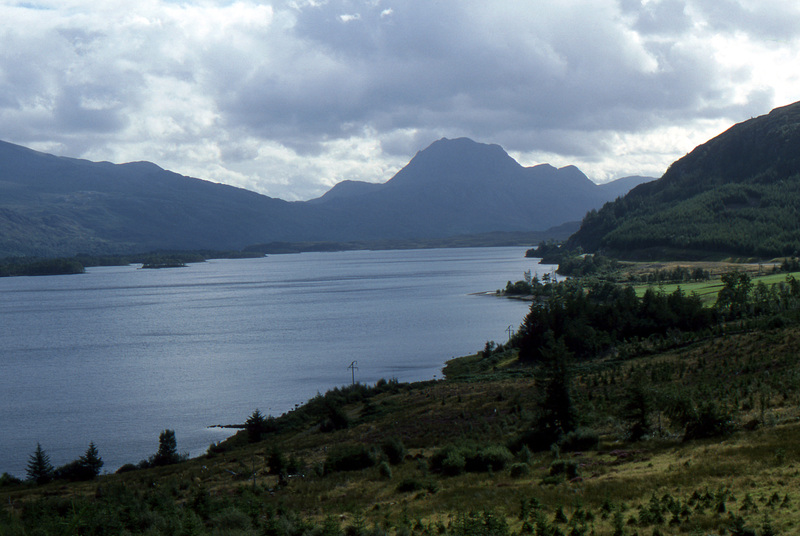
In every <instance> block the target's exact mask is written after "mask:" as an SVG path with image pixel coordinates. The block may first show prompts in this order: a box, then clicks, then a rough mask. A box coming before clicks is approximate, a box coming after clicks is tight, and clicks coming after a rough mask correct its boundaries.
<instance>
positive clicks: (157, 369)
mask: <svg viewBox="0 0 800 536" xmlns="http://www.w3.org/2000/svg"><path fill="white" fill-rule="evenodd" d="M524 252H525V250H524V249H522V248H468V249H428V250H411V251H356V252H340V253H303V254H297V255H275V256H270V257H268V258H263V259H246V260H212V261H208V262H205V263H199V264H192V265H189V266H188V267H186V268H175V269H162V270H141V269H137V267H136V266H129V267H102V268H92V269H88V270H87V273H86V274H82V275H75V276H55V277H16V278H2V279H0V402H1V405H0V473H2V472H9V473H11V474H14V475H16V476H18V477H24V476H25V466H26V464H27V461H28V458H29V456H30V454H31V453H32V452H33V451H34V450H35V448H36V443H37V442H40V443H41V444H42V447H43V448H44V449H45V451H46V452H47V453H48V454H49V455H50V457H51V461H52V463H53V464H54V465H55V466H58V465H62V464H64V463H66V462H68V461H71V460H74V459H76V458H77V457H78V456H80V455H81V454H83V453H84V452H85V450H86V448H87V446H88V444H89V442H90V441H94V442H95V444H96V445H97V446H98V449H99V450H100V455H101V456H102V457H103V459H104V461H105V462H106V465H105V468H104V469H105V470H108V471H113V470H115V469H117V468H118V467H120V466H121V465H123V464H124V463H137V462H139V461H140V460H142V459H145V458H147V457H148V456H150V455H151V454H154V453H155V452H156V450H157V449H158V435H159V433H160V432H161V431H162V430H164V429H166V428H170V429H174V430H175V434H176V437H177V439H178V449H179V451H181V452H185V453H188V454H190V455H192V456H195V455H199V454H202V453H203V452H205V450H206V448H207V447H208V445H209V444H211V443H212V442H215V441H218V440H221V439H224V438H225V437H227V436H228V435H229V434H230V433H231V431H230V430H228V429H220V428H209V425H215V424H232V423H241V422H244V420H245V419H246V418H247V416H248V415H249V414H250V413H252V411H253V410H254V409H256V408H259V409H260V410H261V411H262V412H263V413H265V414H272V415H276V416H277V415H280V414H281V413H283V412H285V411H288V410H289V409H291V408H293V407H294V405H295V404H300V403H303V402H305V401H306V400H308V399H309V398H311V397H313V396H314V395H315V394H316V393H317V392H325V391H326V390H328V389H330V388H332V387H334V386H341V385H346V384H349V383H350V382H351V370H349V369H348V366H349V365H350V363H351V362H352V361H354V360H356V361H357V364H356V365H357V367H358V368H357V370H356V371H355V378H356V381H359V382H362V383H367V384H372V383H374V382H376V381H377V380H379V379H380V378H386V379H391V378H396V379H398V380H399V381H401V382H407V381H417V380H429V379H433V378H435V377H441V369H442V366H443V365H444V363H445V361H447V360H448V359H450V358H452V357H454V356H459V355H466V354H469V353H474V352H476V351H477V350H480V349H481V348H483V345H484V343H485V342H486V341H487V340H495V341H498V342H502V341H505V340H506V338H507V332H506V329H507V327H508V326H512V327H513V328H517V327H518V326H519V324H520V322H521V321H522V319H523V317H524V316H525V313H526V312H527V310H528V305H527V304H525V303H522V302H518V301H515V300H506V299H500V298H496V297H487V296H477V295H474V294H473V293H476V292H482V291H492V290H495V289H497V288H502V287H504V286H505V283H506V281H509V280H511V281H516V280H519V279H521V278H522V275H523V272H524V271H525V270H529V269H533V271H534V272H537V271H538V272H539V273H543V272H549V271H551V270H552V269H553V267H551V266H539V265H537V264H536V261H534V260H532V259H526V258H524ZM537 269H538V270H537Z"/></svg>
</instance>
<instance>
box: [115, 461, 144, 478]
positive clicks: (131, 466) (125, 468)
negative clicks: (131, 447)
mask: <svg viewBox="0 0 800 536" xmlns="http://www.w3.org/2000/svg"><path fill="white" fill-rule="evenodd" d="M138 469H139V468H138V467H136V465H134V464H132V463H126V464H125V465H123V466H122V467H120V468H119V469H117V471H116V474H118V475H121V474H122V473H130V472H131V471H136V470H138Z"/></svg>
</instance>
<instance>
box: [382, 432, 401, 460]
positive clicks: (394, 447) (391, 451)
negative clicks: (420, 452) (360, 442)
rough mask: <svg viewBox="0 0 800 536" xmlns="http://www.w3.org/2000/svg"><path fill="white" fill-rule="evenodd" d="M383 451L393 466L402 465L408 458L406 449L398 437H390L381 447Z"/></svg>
mask: <svg viewBox="0 0 800 536" xmlns="http://www.w3.org/2000/svg"><path fill="white" fill-rule="evenodd" d="M381 450H382V451H383V454H384V455H385V456H386V458H387V459H388V460H389V463H391V464H392V465H398V464H400V463H401V462H402V461H403V459H404V458H405V457H406V447H405V445H403V442H402V441H401V440H400V439H398V438H396V437H390V438H389V439H387V440H386V441H384V442H383V444H382V445H381Z"/></svg>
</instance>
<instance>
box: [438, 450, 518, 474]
mask: <svg viewBox="0 0 800 536" xmlns="http://www.w3.org/2000/svg"><path fill="white" fill-rule="evenodd" d="M513 459H514V456H513V455H512V454H511V451H509V450H508V449H507V448H506V447H504V446H502V445H488V446H486V447H481V448H478V447H476V446H475V445H472V444H465V445H459V446H456V445H448V446H446V447H444V448H442V449H440V450H439V451H437V452H436V453H435V454H434V455H433V457H432V458H431V466H432V469H433V470H434V471H439V472H441V473H442V474H444V475H448V476H455V475H460V474H461V473H463V472H464V471H470V472H482V471H500V470H503V469H505V467H506V466H507V465H508V464H510V463H511V462H512V461H513Z"/></svg>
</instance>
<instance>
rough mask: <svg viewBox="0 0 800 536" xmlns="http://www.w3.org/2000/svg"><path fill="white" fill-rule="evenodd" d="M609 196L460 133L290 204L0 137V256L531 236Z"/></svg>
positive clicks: (140, 165)
mask: <svg viewBox="0 0 800 536" xmlns="http://www.w3.org/2000/svg"><path fill="white" fill-rule="evenodd" d="M616 195H617V193H616V191H612V190H609V189H608V188H607V187H606V186H603V187H600V186H597V185H595V184H594V183H592V182H591V181H590V180H589V179H588V178H586V176H585V175H583V173H581V172H580V171H579V170H578V169H577V168H575V167H572V166H568V167H566V168H562V169H555V168H553V167H552V166H548V165H541V166H536V167H533V168H524V167H522V166H521V165H519V164H518V163H517V162H516V161H514V160H513V159H512V158H511V157H510V156H508V154H506V152H505V151H503V149H502V148H500V147H499V146H497V145H486V144H480V143H476V142H473V141H471V140H468V139H465V138H462V139H457V140H447V139H443V140H439V141H437V142H435V143H434V144H432V145H431V146H430V147H428V148H427V149H425V150H424V151H420V152H419V153H417V155H416V156H415V157H414V158H413V159H412V160H411V161H410V162H409V164H408V165H407V166H406V167H404V168H403V169H402V170H401V171H400V172H398V173H397V175H395V176H394V177H393V178H392V179H391V180H389V181H388V182H386V183H383V184H372V183H363V182H355V181H344V182H342V183H340V184H338V185H336V186H335V187H334V188H332V189H331V190H330V191H329V192H328V193H326V194H325V195H324V196H322V197H320V198H319V199H315V200H312V201H308V202H291V203H290V202H286V201H283V200H280V199H273V198H270V197H267V196H264V195H260V194H256V193H254V192H249V191H247V190H243V189H240V188H235V187H232V186H227V185H222V184H215V183H211V182H208V181H204V180H200V179H195V178H191V177H186V176H182V175H179V174H177V173H173V172H170V171H167V170H164V169H162V168H160V167H158V166H157V165H155V164H152V163H148V162H133V163H128V164H112V163H109V162H90V161H87V160H79V159H74V158H65V157H56V156H53V155H49V154H45V153H40V152H37V151H33V150H30V149H27V148H24V147H21V146H18V145H13V144H10V143H5V142H0V257H3V256H14V255H34V256H57V255H72V254H76V253H91V254H99V253H126V252H132V251H149V250H156V249H240V248H243V247H245V246H247V245H250V244H258V243H269V242H278V241H283V242H305V241H356V240H358V241H367V240H387V239H427V238H442V237H452V236H456V235H464V234H473V233H488V232H495V231H505V232H510V231H542V230H546V229H548V228H550V227H554V226H558V225H561V224H563V223H565V222H569V221H578V220H580V218H581V217H582V216H583V215H584V214H585V213H586V211H587V210H589V209H592V208H598V207H600V206H601V205H602V204H603V203H604V202H605V201H608V200H610V199H613V198H614V197H616Z"/></svg>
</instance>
